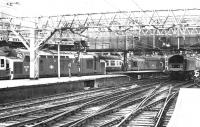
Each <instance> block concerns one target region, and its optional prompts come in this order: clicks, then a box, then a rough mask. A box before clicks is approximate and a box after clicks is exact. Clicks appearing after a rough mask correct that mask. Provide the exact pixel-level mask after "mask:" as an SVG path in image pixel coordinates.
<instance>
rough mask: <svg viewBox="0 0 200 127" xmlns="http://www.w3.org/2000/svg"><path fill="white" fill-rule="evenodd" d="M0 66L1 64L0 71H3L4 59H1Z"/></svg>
mask: <svg viewBox="0 0 200 127" xmlns="http://www.w3.org/2000/svg"><path fill="white" fill-rule="evenodd" d="M0 64H1V66H0V69H4V68H5V59H1V61H0Z"/></svg>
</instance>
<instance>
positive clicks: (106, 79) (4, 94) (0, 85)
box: [0, 74, 131, 104]
mask: <svg viewBox="0 0 200 127" xmlns="http://www.w3.org/2000/svg"><path fill="white" fill-rule="evenodd" d="M130 80H131V79H130V77H129V76H127V75H123V74H114V75H90V76H72V77H60V78H58V77H55V78H39V79H37V80H30V79H15V80H0V104H2V103H8V102H12V101H19V100H25V99H30V98H38V97H43V96H49V95H54V94H60V93H66V92H74V91H81V90H86V89H90V88H100V87H110V86H119V85H122V84H125V83H128V82H130Z"/></svg>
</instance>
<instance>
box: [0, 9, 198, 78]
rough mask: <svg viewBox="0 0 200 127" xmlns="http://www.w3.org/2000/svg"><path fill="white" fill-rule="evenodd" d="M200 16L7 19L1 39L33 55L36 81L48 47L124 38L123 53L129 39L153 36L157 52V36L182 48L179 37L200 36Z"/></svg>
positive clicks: (0, 22)
mask: <svg viewBox="0 0 200 127" xmlns="http://www.w3.org/2000/svg"><path fill="white" fill-rule="evenodd" d="M199 15H200V9H196V8H194V9H174V10H145V11H120V12H104V13H87V14H68V15H58V16H40V17H6V18H1V19H0V37H1V38H3V40H10V39H14V38H17V39H18V40H19V41H20V42H22V43H23V44H24V46H25V47H26V48H27V49H28V50H29V51H30V78H31V79H35V78H38V75H39V70H38V69H39V66H38V58H39V57H38V50H40V49H41V48H42V47H43V46H44V45H45V44H46V43H51V44H58V43H59V44H60V43H63V42H62V40H63V39H64V40H72V41H76V40H82V39H85V40H90V44H92V43H93V41H92V40H94V39H95V38H100V40H101V39H103V38H105V37H110V38H112V37H119V36H124V37H125V39H124V40H122V43H123V47H122V50H123V51H124V52H126V51H127V40H128V37H138V38H139V39H140V37H141V36H152V38H153V43H152V47H153V48H156V44H155V36H156V35H161V36H174V37H177V38H178V42H177V43H178V46H179V43H180V40H179V37H186V36H198V35H199V34H200V16H199ZM10 41H12V40H10ZM107 43H109V42H105V44H107ZM103 44H104V43H103V42H102V45H103ZM179 48H180V47H178V49H179Z"/></svg>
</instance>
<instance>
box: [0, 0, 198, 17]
mask: <svg viewBox="0 0 200 127" xmlns="http://www.w3.org/2000/svg"><path fill="white" fill-rule="evenodd" d="M9 1H12V2H14V1H18V2H19V3H20V5H15V6H13V7H12V8H6V7H4V6H3V5H4V4H5V3H6V2H9ZM199 3H200V1H199V0H0V10H3V11H4V12H6V13H9V14H11V15H15V16H43V15H46V16H47V15H62V14H76V13H92V12H106V11H124V10H126V11H130V10H132V11H133V10H140V8H142V9H143V10H147V9H150V10H153V9H155V10H157V9H180V8H200V4H199ZM136 4H137V5H136Z"/></svg>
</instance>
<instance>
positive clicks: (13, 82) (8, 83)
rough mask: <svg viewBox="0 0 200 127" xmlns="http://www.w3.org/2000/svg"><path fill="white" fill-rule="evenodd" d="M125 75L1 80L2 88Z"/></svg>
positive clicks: (0, 85)
mask: <svg viewBox="0 0 200 127" xmlns="http://www.w3.org/2000/svg"><path fill="white" fill-rule="evenodd" d="M122 76H125V75H120V74H118V75H117V74H116V75H90V76H72V77H60V78H58V77H53V78H39V79H36V80H30V79H14V80H0V89H3V88H11V87H21V86H34V85H48V84H52V83H65V82H75V81H87V80H96V79H102V78H111V77H112V78H114V77H122Z"/></svg>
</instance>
